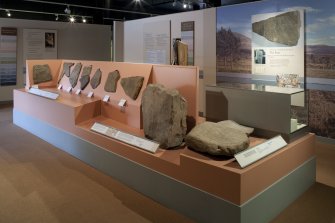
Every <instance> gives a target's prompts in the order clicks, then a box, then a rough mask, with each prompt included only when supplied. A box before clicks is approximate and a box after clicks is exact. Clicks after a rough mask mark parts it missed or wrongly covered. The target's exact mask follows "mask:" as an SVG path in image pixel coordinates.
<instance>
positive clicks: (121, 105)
mask: <svg viewBox="0 0 335 223" xmlns="http://www.w3.org/2000/svg"><path fill="white" fill-rule="evenodd" d="M126 102H127V100H126V99H123V98H122V99H121V100H120V101H119V104H118V105H119V106H120V107H124V106H126Z"/></svg>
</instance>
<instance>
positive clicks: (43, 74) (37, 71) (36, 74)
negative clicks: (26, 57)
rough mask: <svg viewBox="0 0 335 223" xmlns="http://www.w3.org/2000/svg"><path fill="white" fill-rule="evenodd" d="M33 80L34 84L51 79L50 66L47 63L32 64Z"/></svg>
mask: <svg viewBox="0 0 335 223" xmlns="http://www.w3.org/2000/svg"><path fill="white" fill-rule="evenodd" d="M33 80H34V84H39V83H43V82H48V81H51V80H52V75H51V73H50V68H49V65H48V64H44V65H34V66H33Z"/></svg>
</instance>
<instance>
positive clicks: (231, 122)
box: [218, 120, 254, 136]
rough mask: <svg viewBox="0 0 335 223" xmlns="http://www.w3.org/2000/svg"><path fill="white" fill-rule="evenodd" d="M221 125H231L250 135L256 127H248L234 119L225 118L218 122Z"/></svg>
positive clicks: (230, 126)
mask: <svg viewBox="0 0 335 223" xmlns="http://www.w3.org/2000/svg"><path fill="white" fill-rule="evenodd" d="M218 124H219V125H221V126H225V127H229V128H232V129H236V130H239V131H241V132H244V133H245V134H247V135H248V136H249V135H250V134H251V133H253V132H254V129H253V128H251V127H247V126H243V125H240V124H238V123H237V122H235V121H233V120H225V121H221V122H218Z"/></svg>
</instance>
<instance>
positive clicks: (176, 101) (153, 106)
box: [142, 84, 187, 148]
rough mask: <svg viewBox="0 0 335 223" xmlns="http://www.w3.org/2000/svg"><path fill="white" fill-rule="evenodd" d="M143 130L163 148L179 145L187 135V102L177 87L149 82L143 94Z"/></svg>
mask: <svg viewBox="0 0 335 223" xmlns="http://www.w3.org/2000/svg"><path fill="white" fill-rule="evenodd" d="M142 113H143V130H144V134H145V136H146V137H147V138H149V139H152V140H155V141H157V142H159V143H160V146H161V147H162V148H171V147H175V146H179V145H180V144H181V143H182V142H183V140H184V137H185V135H186V130H187V126H186V115H187V102H186V101H185V99H184V98H183V97H182V96H181V95H180V94H179V92H178V91H177V90H175V89H167V88H165V87H164V86H163V85H160V84H149V85H148V86H147V88H146V89H145V90H144V92H143V96H142Z"/></svg>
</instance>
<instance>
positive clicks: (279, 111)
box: [205, 84, 308, 142]
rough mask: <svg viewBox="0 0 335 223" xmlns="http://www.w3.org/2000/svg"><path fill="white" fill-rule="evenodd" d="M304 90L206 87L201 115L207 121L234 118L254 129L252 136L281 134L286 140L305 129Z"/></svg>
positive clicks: (222, 85)
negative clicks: (203, 113)
mask: <svg viewBox="0 0 335 223" xmlns="http://www.w3.org/2000/svg"><path fill="white" fill-rule="evenodd" d="M306 96H307V91H305V90H304V89H302V88H285V87H277V86H268V85H256V84H220V85H210V86H206V111H205V117H206V119H207V120H209V121H221V120H227V119H230V120H234V121H236V122H238V123H239V124H242V125H246V126H250V127H253V128H255V135H257V136H261V137H267V138H268V137H273V136H276V135H278V134H281V135H282V136H283V138H284V139H285V140H286V141H288V142H290V141H292V140H293V139H294V138H296V136H299V135H301V134H304V133H306V132H308V102H307V100H306V98H307V97H306Z"/></svg>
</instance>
